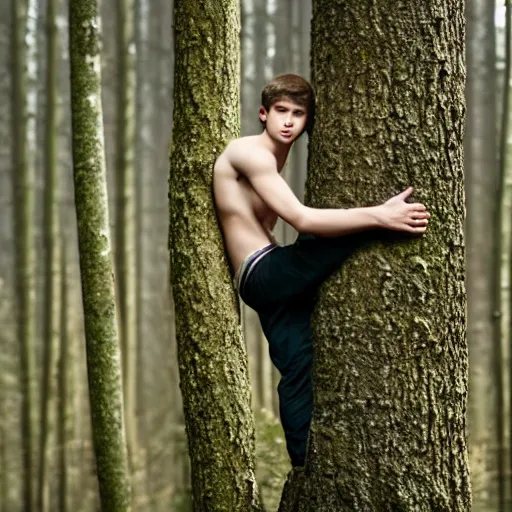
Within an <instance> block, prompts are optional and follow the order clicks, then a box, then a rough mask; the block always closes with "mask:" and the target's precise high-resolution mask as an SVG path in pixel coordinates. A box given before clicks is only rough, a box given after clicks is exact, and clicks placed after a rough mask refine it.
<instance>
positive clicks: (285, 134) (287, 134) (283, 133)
mask: <svg viewBox="0 0 512 512" xmlns="http://www.w3.org/2000/svg"><path fill="white" fill-rule="evenodd" d="M281 135H282V136H283V137H286V138H287V139H289V138H290V137H291V136H292V132H287V131H282V132H281Z"/></svg>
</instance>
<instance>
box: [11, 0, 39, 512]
mask: <svg viewBox="0 0 512 512" xmlns="http://www.w3.org/2000/svg"><path fill="white" fill-rule="evenodd" d="M11 6H12V29H11V31H12V32H11V34H12V39H11V48H12V50H11V55H12V82H11V91H12V101H11V104H12V116H11V118H12V150H11V155H12V183H13V213H14V243H15V288H16V302H17V304H16V306H17V307H16V311H17V331H18V345H19V347H20V348H19V350H20V381H21V396H22V405H21V430H22V440H23V441H22V442H23V447H22V450H23V462H22V465H23V509H24V510H27V511H30V510H33V508H32V506H33V492H32V485H33V471H34V447H35V440H34V423H35V400H34V393H35V389H34V386H35V350H34V329H35V272H34V240H33V223H34V219H33V209H34V190H33V180H34V166H33V163H34V159H33V158H32V154H31V155H29V154H28V146H29V144H30V142H29V141H28V134H27V125H28V122H27V113H28V111H29V109H28V108H27V103H28V102H27V71H26V69H27V61H26V57H27V52H26V48H25V41H26V39H25V36H26V34H25V29H26V25H27V4H26V2H20V1H19V0H12V3H11ZM34 32H35V31H34ZM34 32H32V33H30V31H29V37H28V39H27V40H28V42H29V44H31V45H32V44H33V43H34V38H35V33H34ZM34 122H35V121H34Z"/></svg>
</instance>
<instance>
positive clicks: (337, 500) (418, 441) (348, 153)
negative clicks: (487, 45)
mask: <svg viewBox="0 0 512 512" xmlns="http://www.w3.org/2000/svg"><path fill="white" fill-rule="evenodd" d="M411 13H414V14H413V15H411ZM312 36H313V38H312V70H313V77H314V84H315V86H316V91H317V95H318V109H317V118H316V121H315V128H314V133H313V137H312V141H311V160H310V163H311V169H310V175H309V177H308V181H307V186H306V198H307V203H308V204H309V205H312V206H315V207H318V208H323V207H340V206H343V207H354V206H357V205H361V204H376V203H379V202H382V201H383V200H385V199H387V198H389V197H390V196H391V195H392V194H394V193H396V192H398V191H400V189H404V188H405V187H406V186H407V185H409V184H412V185H414V186H415V187H416V198H417V199H418V200H423V201H424V202H425V203H426V204H427V206H428V207H429V210H430V212H431V214H432V218H431V225H430V228H429V232H428V234H427V235H426V236H425V237H423V238H421V239H420V240H411V239H410V238H409V237H405V236H399V235H396V236H393V234H392V233H390V232H387V233H382V234H379V235H378V236H379V239H380V243H377V242H376V243H375V244H374V245H373V247H371V248H370V249H368V250H365V251H363V252H361V253H358V254H357V256H356V257H355V258H353V259H351V260H350V261H349V262H347V264H346V265H345V266H344V270H343V271H342V272H341V273H338V274H337V275H336V276H335V278H334V279H332V280H330V281H329V283H327V284H326V285H325V287H324V288H323V290H321V292H320V294H319V304H318V306H317V309H316V312H315V315H314V319H313V328H314V333H315V368H314V382H315V410H314V416H313V424H312V429H311V434H310V439H309V450H308V456H307V461H306V471H295V472H294V473H292V474H291V475H290V480H289V483H288V484H287V486H286V487H285V491H284V493H283V501H282V504H281V507H280V510H281V511H284V512H287V511H292V510H293V511H294V512H295V511H309V510H313V509H314V510H315V511H316V512H324V511H325V512H327V511H329V512H330V511H333V510H336V511H351V512H352V511H376V510H407V511H409V512H411V511H426V510H436V511H451V510H458V511H469V510H470V502H471V498H470V485H469V475H468V466H467V450H466V443H465V425H466V418H465V414H466V398H467V371H468V355H467V346H466V341H465V305H466V299H465V290H464V277H465V273H464V230H463V227H464V226H463V222H464V190H463V162H462V158H463V155H462V133H463V119H464V110H465V107H464V77H465V69H464V18H463V2H462V0H428V1H425V0H416V1H412V2H409V3H408V4H407V5H405V4H403V3H389V2H387V1H384V0H382V1H377V2H375V1H363V2H359V3H357V4H351V5H350V6H348V4H343V5H341V6H340V4H339V3H337V2H335V1H333V2H329V1H327V2H326V1H322V2H314V3H313V23H312ZM376 236H377V235H376Z"/></svg>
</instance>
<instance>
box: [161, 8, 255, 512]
mask: <svg viewBox="0 0 512 512" xmlns="http://www.w3.org/2000/svg"><path fill="white" fill-rule="evenodd" d="M174 20H175V55H176V61H175V82H174V84H175V95H174V131H173V140H172V148H171V170H170V189H169V190H170V191H169V199H170V257H171V279H172V286H173V295H174V300H175V311H176V336H177V340H178V360H179V369H180V381H181V391H182V395H183V405H184V412H185V421H186V428H187V436H188V444H189V454H190V459H191V471H192V491H193V496H194V510H196V511H210V510H211V511H213V510H215V511H219V512H220V511H226V512H235V511H240V512H247V511H249V510H261V505H260V500H259V493H258V490H257V486H256V481H255V476H254V419H253V416H252V412H251V407H250V391H249V382H248V373H247V355H246V349H245V345H244V342H243V339H242V333H241V326H240V311H239V305H238V302H237V298H236V295H235V293H234V290H233V285H232V282H231V279H230V275H229V270H228V265H227V261H226V258H225V256H224V250H223V243H222V237H221V233H220V230H219V228H218V225H217V220H216V215H215V209H214V205H213V201H212V168H213V163H214V160H215V158H216V156H217V155H219V154H220V152H221V151H222V150H223V149H224V147H225V145H226V143H227V142H228V140H230V139H232V138H235V137H237V136H238V134H239V130H240V128H239V125H240V119H239V93H238V89H239V40H238V35H239V34H238V32H239V28H240V22H239V5H238V2H237V1H235V0H222V1H213V0H208V1H206V2H201V3H200V4H198V3H197V2H194V1H191V0H179V1H177V2H175V16H174Z"/></svg>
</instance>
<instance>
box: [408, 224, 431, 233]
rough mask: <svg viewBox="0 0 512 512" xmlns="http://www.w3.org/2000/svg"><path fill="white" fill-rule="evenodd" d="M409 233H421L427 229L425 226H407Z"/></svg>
mask: <svg viewBox="0 0 512 512" xmlns="http://www.w3.org/2000/svg"><path fill="white" fill-rule="evenodd" d="M406 231H408V232H409V233H416V234H423V233H425V232H426V231H427V226H407V229H406Z"/></svg>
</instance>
